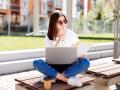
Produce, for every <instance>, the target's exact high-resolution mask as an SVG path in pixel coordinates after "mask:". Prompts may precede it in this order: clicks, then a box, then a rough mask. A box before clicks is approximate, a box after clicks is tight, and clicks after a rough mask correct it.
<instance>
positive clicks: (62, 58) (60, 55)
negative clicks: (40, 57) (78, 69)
mask: <svg viewBox="0 0 120 90" xmlns="http://www.w3.org/2000/svg"><path fill="white" fill-rule="evenodd" d="M45 51H46V62H47V63H48V64H71V63H73V62H74V61H75V60H76V58H77V47H47V48H46V49H45Z"/></svg>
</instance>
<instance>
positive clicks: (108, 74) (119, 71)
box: [101, 68, 120, 77]
mask: <svg viewBox="0 0 120 90" xmlns="http://www.w3.org/2000/svg"><path fill="white" fill-rule="evenodd" d="M101 74H102V75H105V76H106V77H112V76H115V75H120V68H117V69H113V70H109V71H105V72H101Z"/></svg>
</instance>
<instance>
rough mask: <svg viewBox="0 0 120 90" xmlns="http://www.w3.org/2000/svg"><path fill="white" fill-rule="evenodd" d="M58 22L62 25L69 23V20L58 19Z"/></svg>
mask: <svg viewBox="0 0 120 90" xmlns="http://www.w3.org/2000/svg"><path fill="white" fill-rule="evenodd" d="M57 23H59V24H60V25H62V24H67V21H66V20H63V21H61V20H60V21H58V22H57Z"/></svg>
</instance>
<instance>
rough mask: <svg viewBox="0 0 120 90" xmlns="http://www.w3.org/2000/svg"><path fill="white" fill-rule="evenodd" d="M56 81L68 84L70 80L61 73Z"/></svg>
mask: <svg viewBox="0 0 120 90" xmlns="http://www.w3.org/2000/svg"><path fill="white" fill-rule="evenodd" d="M56 79H58V80H61V81H63V82H65V83H67V81H68V78H67V77H65V76H64V75H63V74H61V73H58V74H57V76H56Z"/></svg>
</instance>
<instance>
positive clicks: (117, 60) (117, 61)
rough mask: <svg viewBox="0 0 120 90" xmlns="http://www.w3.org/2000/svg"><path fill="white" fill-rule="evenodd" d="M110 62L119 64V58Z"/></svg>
mask: <svg viewBox="0 0 120 90" xmlns="http://www.w3.org/2000/svg"><path fill="white" fill-rule="evenodd" d="M112 61H114V62H116V63H118V64H120V58H117V59H113V60H112Z"/></svg>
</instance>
